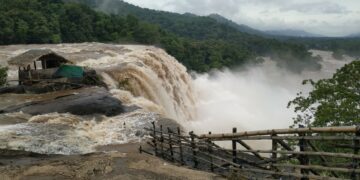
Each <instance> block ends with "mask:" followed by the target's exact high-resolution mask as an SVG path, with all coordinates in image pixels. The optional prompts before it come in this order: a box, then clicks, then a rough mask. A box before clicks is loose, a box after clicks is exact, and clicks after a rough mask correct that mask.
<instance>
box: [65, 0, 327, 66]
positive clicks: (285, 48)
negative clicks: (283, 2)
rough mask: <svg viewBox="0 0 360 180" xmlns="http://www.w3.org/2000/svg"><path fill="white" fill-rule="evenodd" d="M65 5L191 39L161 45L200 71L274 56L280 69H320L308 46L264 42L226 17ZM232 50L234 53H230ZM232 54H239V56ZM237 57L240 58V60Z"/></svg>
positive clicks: (113, 1) (114, 1)
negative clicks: (139, 22)
mask: <svg viewBox="0 0 360 180" xmlns="http://www.w3.org/2000/svg"><path fill="white" fill-rule="evenodd" d="M65 1H66V2H78V3H83V4H87V5H89V6H90V7H93V8H95V9H98V10H100V11H102V12H106V13H108V14H117V15H121V16H127V15H129V14H131V15H134V16H136V17H138V18H139V19H141V20H143V21H146V22H150V23H153V24H156V25H158V26H160V27H161V28H162V29H163V30H166V31H167V32H170V33H173V34H175V35H176V36H177V37H179V38H181V39H187V40H185V42H184V40H181V41H179V40H177V43H167V44H165V45H164V44H161V45H162V46H163V47H164V48H165V49H166V50H167V51H168V52H169V53H170V54H172V55H173V56H175V57H176V58H177V59H178V60H181V61H182V62H184V64H185V65H187V66H188V67H191V69H194V70H197V71H207V70H209V69H211V68H220V67H223V66H227V67H229V66H231V65H234V64H239V63H240V64H241V63H244V62H246V61H247V60H254V59H255V58H254V57H256V56H271V57H272V58H273V59H275V60H276V61H277V62H278V64H279V66H282V67H285V68H289V69H290V70H293V71H296V72H299V71H302V70H303V69H319V68H320V65H319V63H318V61H317V59H316V58H313V57H312V56H311V54H310V53H309V52H308V50H307V49H306V48H305V46H303V45H299V44H296V43H288V42H281V41H278V40H276V39H273V38H264V37H262V36H260V35H259V34H261V33H260V32H256V31H255V30H253V29H251V28H249V27H246V26H240V25H237V24H235V23H233V22H230V21H229V20H226V19H219V18H223V17H219V16H218V15H211V16H196V15H194V14H190V13H185V14H177V13H170V12H164V11H155V10H150V9H146V8H140V7H137V6H134V5H131V4H129V3H126V2H124V1H118V0H108V1H106V2H104V1H102V0H65ZM245 32H248V33H245ZM254 34H258V35H254ZM189 39H190V40H191V41H190V42H189V41H188V40H189ZM172 45H174V46H172ZM178 45H181V46H182V47H184V46H188V45H190V46H191V47H190V48H191V49H192V50H194V51H193V52H190V54H188V55H185V57H184V54H182V50H183V49H180V50H179V51H177V52H175V51H174V49H175V48H177V47H178ZM229 48H232V49H233V50H229ZM185 50H186V49H185ZM230 51H238V53H234V52H230ZM224 53H225V54H224ZM229 53H230V55H229ZM236 54H238V55H239V56H238V57H236V56H235V55H236ZM184 58H186V59H184ZM192 61H194V62H192Z"/></svg>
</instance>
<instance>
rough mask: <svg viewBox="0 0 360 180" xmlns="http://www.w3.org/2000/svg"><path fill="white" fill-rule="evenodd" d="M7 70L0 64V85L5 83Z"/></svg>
mask: <svg viewBox="0 0 360 180" xmlns="http://www.w3.org/2000/svg"><path fill="white" fill-rule="evenodd" d="M7 70H8V69H7V68H4V67H1V66H0V86H4V85H5V84H6V78H7Z"/></svg>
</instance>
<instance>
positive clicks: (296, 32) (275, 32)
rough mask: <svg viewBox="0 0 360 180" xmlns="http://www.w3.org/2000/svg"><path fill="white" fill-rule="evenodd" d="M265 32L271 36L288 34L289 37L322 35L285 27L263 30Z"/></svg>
mask: <svg viewBox="0 0 360 180" xmlns="http://www.w3.org/2000/svg"><path fill="white" fill-rule="evenodd" d="M265 33H266V34H269V35H273V36H289V37H323V36H321V35H318V34H312V33H309V32H306V31H303V30H294V29H286V30H271V31H265Z"/></svg>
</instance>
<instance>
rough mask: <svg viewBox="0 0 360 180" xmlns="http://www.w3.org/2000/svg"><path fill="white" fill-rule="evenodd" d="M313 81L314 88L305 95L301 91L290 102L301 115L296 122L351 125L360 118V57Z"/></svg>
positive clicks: (311, 82)
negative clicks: (328, 76)
mask: <svg viewBox="0 0 360 180" xmlns="http://www.w3.org/2000/svg"><path fill="white" fill-rule="evenodd" d="M309 83H310V84H311V85H312V87H313V90H312V91H311V92H310V93H309V95H307V96H306V97H305V96H304V95H303V94H301V93H300V94H299V96H298V97H297V98H295V99H294V100H293V101H291V102H289V107H290V106H294V107H295V112H297V113H298V117H297V118H295V124H306V125H312V126H348V125H358V123H359V122H360V61H354V62H352V63H350V64H347V65H345V66H344V67H343V68H341V69H339V70H338V71H337V72H336V73H335V74H334V75H333V77H332V78H331V79H322V80H319V81H318V82H314V81H312V80H306V81H304V84H309Z"/></svg>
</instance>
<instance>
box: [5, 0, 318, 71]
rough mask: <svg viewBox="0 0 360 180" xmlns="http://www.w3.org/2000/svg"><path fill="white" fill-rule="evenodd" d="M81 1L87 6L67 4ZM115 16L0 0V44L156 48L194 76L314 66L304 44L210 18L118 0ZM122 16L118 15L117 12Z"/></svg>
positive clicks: (57, 3) (37, 0) (55, 3)
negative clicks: (269, 61)
mask: <svg viewBox="0 0 360 180" xmlns="http://www.w3.org/2000/svg"><path fill="white" fill-rule="evenodd" d="M69 1H76V2H82V3H86V4H88V5H90V7H88V6H85V5H81V4H75V3H71V2H69ZM101 2H106V3H112V2H117V3H119V5H117V6H115V5H113V4H107V7H114V9H116V10H117V13H115V12H114V13H115V14H105V13H102V12H97V11H94V10H92V9H91V7H93V8H94V7H100V4H99V3H100V1H97V0H66V3H65V2H63V1H62V0H0V4H1V6H0V44H3V45H4V44H23V43H73V42H88V41H97V42H113V43H140V44H151V45H157V46H160V47H162V48H164V49H165V50H166V51H167V52H168V53H170V54H171V55H173V56H174V57H176V58H177V59H178V60H179V61H180V62H181V63H183V64H184V65H185V66H186V67H187V68H189V69H191V70H195V71H198V72H204V71H208V70H210V69H212V68H222V67H233V66H237V65H241V64H244V63H247V62H256V57H258V56H271V57H273V58H274V59H275V60H277V61H278V62H279V65H280V66H285V67H287V68H290V69H292V70H294V71H301V70H302V69H304V68H315V69H316V68H319V67H320V65H319V64H318V61H317V60H318V59H317V58H314V57H311V54H310V53H309V52H308V51H307V48H306V46H305V45H302V44H299V43H292V42H284V41H279V40H277V39H274V38H264V37H261V36H258V35H252V34H248V33H244V32H240V31H239V30H237V29H236V28H234V27H232V26H229V25H227V24H224V23H220V22H218V21H217V20H215V19H213V18H211V17H200V16H195V15H191V14H185V15H180V14H176V13H167V12H161V11H153V10H148V9H142V8H139V7H136V6H133V5H130V4H127V3H125V2H122V1H111V0H108V1H101ZM120 12H121V13H120Z"/></svg>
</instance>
